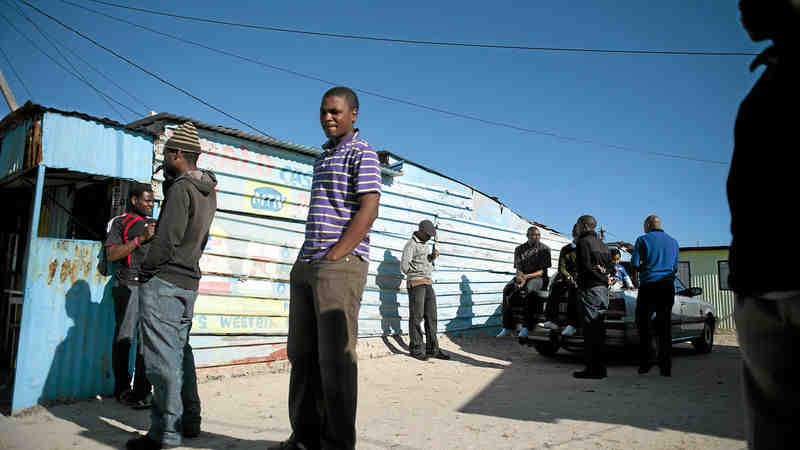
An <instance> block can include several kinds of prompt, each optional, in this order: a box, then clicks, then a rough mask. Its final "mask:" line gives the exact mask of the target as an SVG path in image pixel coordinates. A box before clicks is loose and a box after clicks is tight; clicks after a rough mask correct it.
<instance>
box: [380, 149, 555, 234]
mask: <svg viewBox="0 0 800 450" xmlns="http://www.w3.org/2000/svg"><path fill="white" fill-rule="evenodd" d="M378 153H385V154H387V155H389V156H391V157H393V158H395V159H399V160H401V161H404V162H407V163H409V164H413V165H415V166H417V167H419V168H421V169H424V170H427V171H428V172H430V173H432V174H434V175H438V176H440V177H442V178H447V179H448V180H450V181H454V182H456V183H458V184H460V185H462V186H466V187H468V188H470V189H472V190H473V191H475V192H477V193H479V194H481V195H483V196H485V197H487V198H489V199H491V200H492V201H494V202H496V203H497V204H499V205H500V206H502V207H504V208H506V209H508V210H509V211H511V212H513V213H514V214H516V215H517V216H519V217H520V218H522V219H523V220H526V221H527V222H528V223H530V224H531V225H534V226H536V227H539V228H544V229H545V230H548V231H551V232H553V233H558V234H561V235H564V233H561V232H560V231H558V230H556V229H554V228H550V227H549V226H547V225H545V224H542V223H539V222H536V221H535V220H531V219H528V218H527V217H525V216H523V215H522V214H520V213H518V212H516V211H514V209H513V208H510V207H509V206H508V205H506V204H505V203H503V202H501V201H500V200H499V199H498V198H497V197H496V196H492V195H489V194H487V193H485V192H483V191H481V190H480V189H477V188H475V187H473V186H470V185H469V184H467V183H464V182H463V181H461V180H459V179H456V178H453V177H451V176H448V175H445V174H443V173H441V172H439V171H437V170H434V169H431V168H429V167H425V166H423V165H422V164H419V163H415V162H414V161H411V160H410V159H408V158H405V157H403V156H400V155H398V154H397V153H394V152H391V151H389V150H381V151H380V152H378Z"/></svg>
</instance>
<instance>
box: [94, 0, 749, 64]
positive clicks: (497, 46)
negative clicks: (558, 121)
mask: <svg viewBox="0 0 800 450" xmlns="http://www.w3.org/2000/svg"><path fill="white" fill-rule="evenodd" d="M87 1H89V2H92V3H99V4H101V5H106V6H111V7H114V8H122V9H129V10H132V11H138V12H143V13H147V14H154V15H158V16H165V17H172V18H175V19H181V20H189V21H193V22H203V23H213V24H217V25H227V26H232V27H238V28H248V29H254V30H262V31H276V32H281V33H293V34H301V35H306V36H317V37H324V38H335V39H353V40H362V41H377V42H387V43H392V44H408V45H427V46H437V47H468V48H487V49H505V50H524V51H543V52H570V53H600V54H628V55H674V56H757V55H758V53H751V52H715V51H707V50H699V51H690V50H633V49H601V48H581V47H532V46H527V45H503V44H480V43H470V42H445V41H425V40H416V39H398V38H386V37H379V36H367V35H359V34H341V33H325V32H321V31H308V30H298V29H294V28H284V27H274V26H266V25H253V24H246V23H237V22H229V21H226V20H219V19H209V18H204V17H195V16H185V15H181V14H173V13H167V12H163V11H156V10H152V9H145V8H136V7H133V6H126V5H119V4H116V3H111V2H106V1H102V0H87Z"/></svg>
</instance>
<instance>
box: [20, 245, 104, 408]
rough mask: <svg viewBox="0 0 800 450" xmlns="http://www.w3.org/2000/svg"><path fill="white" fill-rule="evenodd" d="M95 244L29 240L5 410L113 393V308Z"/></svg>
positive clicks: (98, 248) (97, 247)
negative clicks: (14, 359)
mask: <svg viewBox="0 0 800 450" xmlns="http://www.w3.org/2000/svg"><path fill="white" fill-rule="evenodd" d="M100 248H101V243H100V242H93V241H76V240H68V239H50V238H38V239H35V240H34V241H33V242H32V243H31V246H30V253H29V260H28V271H27V278H26V283H25V298H24V304H23V312H22V326H21V334H20V340H19V347H18V348H19V353H18V355H19V356H18V360H17V374H16V378H15V386H14V398H13V405H12V411H13V412H15V413H16V412H18V411H20V410H21V409H23V408H27V407H29V406H33V405H35V404H36V403H37V402H39V403H41V402H46V401H51V400H57V399H62V398H65V399H69V398H81V397H89V396H92V395H95V394H98V393H108V392H110V391H111V390H113V388H114V386H113V385H114V381H113V376H112V372H111V340H112V336H113V335H114V305H113V304H114V302H113V299H112V298H111V295H110V294H111V293H110V287H107V285H108V284H109V283H108V278H106V277H103V276H102V275H100V274H99V273H98V272H97V270H96V268H95V264H96V261H97V257H96V255H97V254H98V252H99V251H100Z"/></svg>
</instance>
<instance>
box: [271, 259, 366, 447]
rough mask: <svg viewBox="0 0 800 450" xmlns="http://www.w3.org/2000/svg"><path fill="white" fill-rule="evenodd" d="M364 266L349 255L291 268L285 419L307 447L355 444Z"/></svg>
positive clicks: (295, 438) (304, 263)
mask: <svg viewBox="0 0 800 450" xmlns="http://www.w3.org/2000/svg"><path fill="white" fill-rule="evenodd" d="M368 267H369V264H368V263H367V262H366V261H363V260H362V259H361V258H359V257H357V256H355V255H348V256H345V257H344V258H341V259H339V260H337V261H326V260H315V261H311V262H305V261H301V260H298V261H297V262H295V263H294V266H293V267H292V273H291V275H290V280H291V292H290V300H289V340H288V342H287V344H286V352H287V355H288V357H289V361H290V362H291V363H292V372H291V375H290V378H289V421H290V422H291V424H292V439H293V440H295V441H297V442H300V443H303V444H304V445H306V447H309V448H312V449H315V448H322V449H355V447H356V406H357V404H358V356H357V355H356V343H357V342H356V341H357V338H358V312H359V310H360V309H361V295H362V294H363V293H364V284H365V283H366V282H367V268H368Z"/></svg>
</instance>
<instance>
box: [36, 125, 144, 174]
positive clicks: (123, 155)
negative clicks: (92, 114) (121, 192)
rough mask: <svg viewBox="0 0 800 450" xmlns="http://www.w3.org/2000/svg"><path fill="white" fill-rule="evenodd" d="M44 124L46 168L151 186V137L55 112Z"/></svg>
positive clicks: (43, 160) (44, 158)
mask: <svg viewBox="0 0 800 450" xmlns="http://www.w3.org/2000/svg"><path fill="white" fill-rule="evenodd" d="M42 122H43V123H42V164H44V165H45V166H47V167H49V168H58V169H70V170H74V171H76V172H82V173H89V174H93V175H105V176H109V177H116V178H125V179H130V180H137V181H141V182H150V179H151V177H152V171H151V170H152V161H153V139H152V138H151V137H150V136H147V135H144V134H140V133H134V132H131V131H127V130H123V129H120V128H116V127H112V126H110V125H106V124H103V123H100V122H94V121H90V120H84V119H82V118H79V117H71V116H64V115H61V114H58V113H55V112H48V113H46V114H45V116H44V119H43V120H42Z"/></svg>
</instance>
